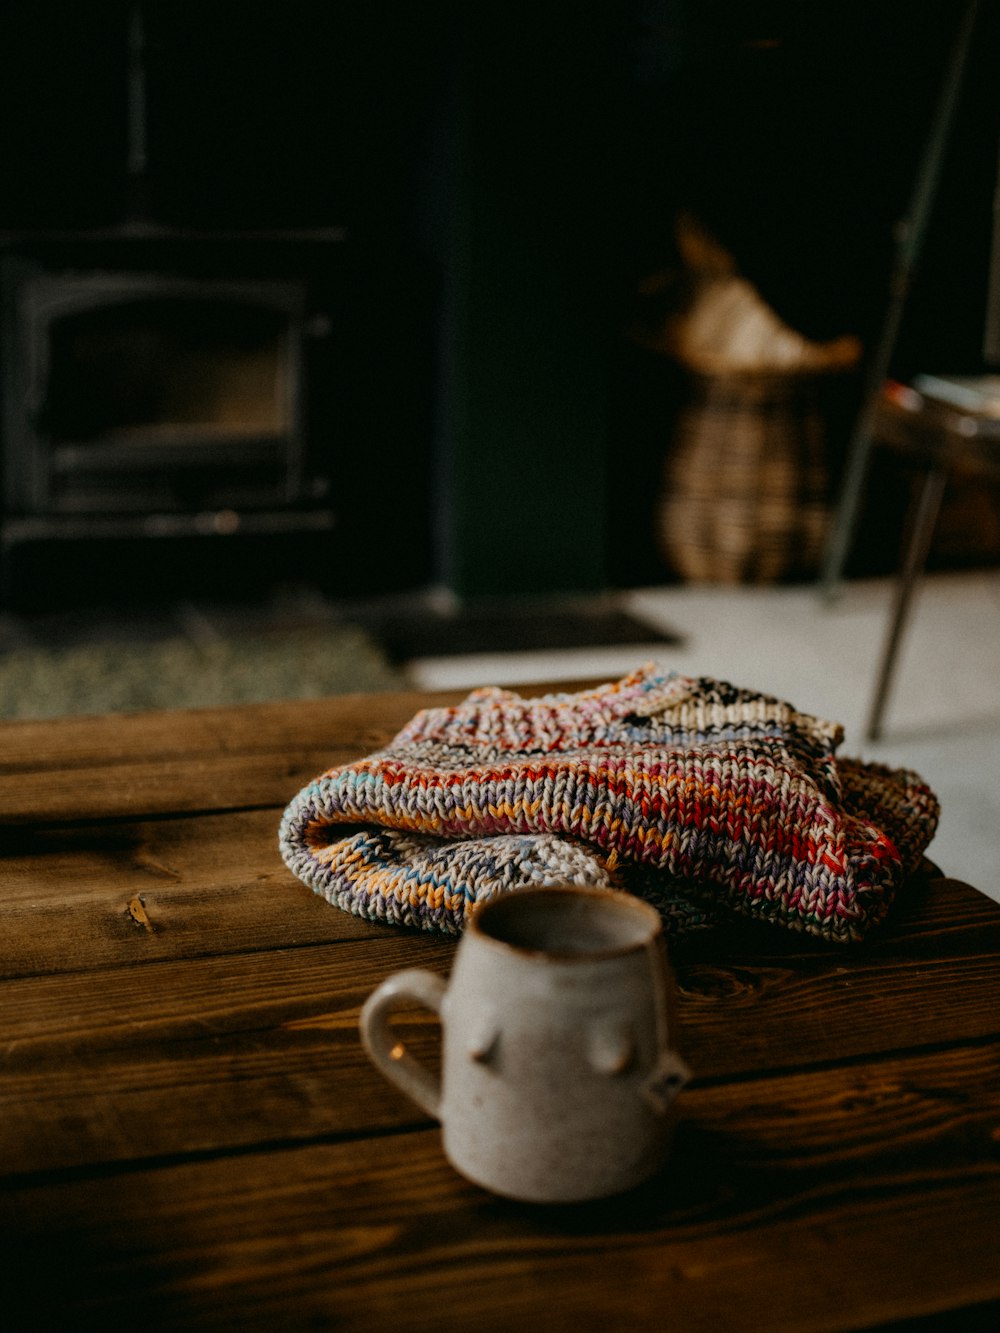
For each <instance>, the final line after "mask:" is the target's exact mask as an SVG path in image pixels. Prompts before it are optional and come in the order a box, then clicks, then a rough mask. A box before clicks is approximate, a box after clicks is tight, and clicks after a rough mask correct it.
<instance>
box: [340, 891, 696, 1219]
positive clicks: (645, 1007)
mask: <svg viewBox="0 0 1000 1333" xmlns="http://www.w3.org/2000/svg"><path fill="white" fill-rule="evenodd" d="M412 1001H417V1002H418V1003H419V1004H422V1005H424V1006H426V1007H427V1008H428V1009H431V1010H433V1011H434V1012H436V1013H437V1014H438V1015H439V1016H440V1018H441V1025H442V1040H443V1053H442V1071H441V1079H440V1081H439V1080H438V1078H437V1076H436V1075H434V1074H432V1073H431V1072H430V1071H429V1070H428V1069H427V1068H426V1067H425V1066H423V1065H422V1064H420V1063H419V1061H417V1060H416V1059H415V1058H414V1057H413V1056H412V1055H411V1054H410V1053H409V1052H408V1051H407V1050H406V1048H405V1045H403V1044H402V1043H401V1042H400V1041H399V1039H398V1036H397V1035H396V1034H395V1033H393V1031H392V1028H391V1018H392V1015H393V1013H394V1011H395V1010H397V1009H398V1008H400V1007H401V1006H402V1005H404V1004H408V1003H410V1002H412ZM672 1026H673V1005H672V980H671V976H670V971H669V967H668V964H667V957H666V951H665V949H664V945H663V936H662V928H661V923H660V918H659V916H658V915H657V913H656V912H655V911H654V910H653V908H651V907H650V906H649V905H648V904H647V903H644V902H642V901H641V900H639V899H637V898H633V897H631V896H630V895H628V894H624V893H618V892H615V891H612V890H606V889H584V888H577V887H574V886H563V887H552V888H527V889H519V890H516V891H514V892H511V893H507V894H504V895H501V896H499V897H496V898H492V899H490V900H488V901H487V902H485V903H483V904H482V905H481V906H480V907H479V908H478V909H477V910H476V911H475V912H474V913H473V915H472V919H471V921H470V922H469V924H468V926H467V927H466V931H465V934H464V935H463V937H462V939H461V941H460V943H459V946H458V950H457V953H456V956H455V965H454V968H453V970H452V974H451V978H450V980H449V982H448V983H447V985H446V984H445V982H444V981H443V980H442V979H441V978H440V977H439V976H437V975H435V974H434V973H432V972H427V971H423V970H421V969H409V970H407V971H404V972H397V973H396V974H395V975H393V976H391V977H389V978H388V979H387V980H386V981H384V982H383V983H382V985H381V986H379V987H378V989H377V990H376V991H375V992H374V993H373V994H372V995H371V996H370V997H369V999H368V1001H367V1003H366V1004H365V1006H364V1009H363V1010H362V1014H361V1034H362V1038H363V1041H364V1044H365V1047H366V1049H367V1051H368V1053H369V1055H370V1056H371V1058H372V1060H373V1061H374V1062H375V1064H376V1065H377V1066H378V1067H379V1069H380V1070H381V1071H382V1072H383V1073H384V1074H385V1075H386V1077H387V1078H389V1079H390V1080H391V1081H392V1082H394V1083H396V1084H397V1085H398V1086H399V1087H400V1088H402V1089H403V1091H404V1092H406V1093H407V1094H408V1095H409V1096H410V1097H412V1098H413V1100H414V1101H415V1102H416V1103H417V1104H418V1105H419V1106H421V1107H422V1108H423V1109H424V1110H425V1111H427V1112H429V1113H430V1114H431V1115H433V1116H434V1117H436V1118H437V1119H439V1120H440V1122H441V1126H442V1131H443V1142H444V1150H445V1154H446V1156H447V1157H448V1159H449V1161H450V1162H451V1163H452V1165H453V1166H454V1167H455V1168H456V1169H457V1170H458V1171H460V1172H461V1173H462V1174H463V1175H464V1176H466V1177H468V1178H469V1179H470V1180H472V1181H475V1182H476V1183H477V1184H480V1185H483V1186H485V1187H486V1188H487V1189H489V1190H492V1191H494V1192H495V1193H497V1194H503V1195H507V1196H509V1197H511V1198H516V1199H524V1200H531V1201H535V1202H549V1203H556V1202H562V1203H566V1202H572V1201H576V1200H583V1199H593V1198H601V1197H604V1196H606V1195H611V1194H617V1193H620V1192H621V1191H623V1190H627V1189H630V1188H632V1187H633V1186H635V1185H638V1184H640V1183H641V1182H642V1181H644V1180H646V1179H647V1178H648V1177H649V1176H651V1175H652V1174H653V1173H654V1172H655V1171H656V1170H658V1169H659V1167H660V1166H661V1165H662V1163H663V1161H664V1158H665V1156H666V1152H667V1148H668V1146H669V1140H670V1131H671V1129H672V1121H673V1115H672V1104H673V1100H674V1097H675V1096H676V1094H677V1092H678V1091H679V1090H680V1088H681V1087H682V1086H683V1085H684V1083H685V1082H687V1080H688V1078H689V1077H690V1074H689V1072H688V1069H687V1067H686V1065H685V1064H684V1062H683V1060H682V1059H681V1058H680V1056H679V1055H678V1054H677V1052H676V1051H675V1050H674V1049H673V1047H672V1045H671V1035H672Z"/></svg>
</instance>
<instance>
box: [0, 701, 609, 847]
mask: <svg viewBox="0 0 1000 1333" xmlns="http://www.w3.org/2000/svg"><path fill="white" fill-rule="evenodd" d="M587 684H588V682H574V683H573V684H572V685H571V686H569V687H567V688H572V689H582V688H585V686H586V685H587ZM519 688H520V689H521V690H522V691H523V692H524V693H525V694H537V693H539V692H543V691H545V692H551V691H553V690H557V689H560V688H563V687H562V686H560V685H558V684H549V685H544V686H542V685H522V686H520V687H519ZM467 693H468V691H466V690H445V691H441V692H439V693H435V694H428V693H425V692H416V691H404V692H395V693H386V694H344V695H337V696H334V697H331V698H326V699H315V700H293V701H289V702H284V703H270V704H240V705H235V706H233V707H230V708H205V709H188V710H179V711H177V712H150V713H130V714H129V713H126V714H121V715H116V716H114V717H82V718H55V719H46V720H44V721H38V722H33V721H28V722H3V723H0V825H3V824H24V823H32V824H37V823H54V822H68V821H73V820H90V819H102V820H104V819H121V818H137V817H140V816H143V815H158V814H175V813H180V812H185V811H211V810H236V809H241V808H246V807H250V806H262V805H272V806H284V805H285V804H286V803H287V802H288V801H290V800H291V798H292V797H293V796H294V795H295V793H296V792H297V791H298V790H299V788H300V787H302V786H304V785H305V784H306V783H307V782H309V781H310V780H311V779H312V778H314V777H316V776H317V774H319V773H322V772H323V771H325V770H326V769H327V768H330V767H332V766H334V765H336V764H344V763H349V762H351V761H352V760H354V759H358V758H360V757H361V756H362V755H365V754H370V753H372V752H373V751H375V750H377V749H379V748H381V747H382V746H384V745H386V744H387V743H388V742H389V741H390V740H391V739H392V737H393V736H395V734H396V733H397V732H398V731H399V730H400V729H401V728H402V727H403V726H404V725H405V724H406V723H407V722H408V721H409V720H410V718H411V717H413V715H414V714H415V713H416V712H417V711H418V710H419V709H421V708H425V707H438V706H444V705H449V704H454V703H457V702H458V701H459V700H461V699H463V698H464V697H465V695H466V694H467Z"/></svg>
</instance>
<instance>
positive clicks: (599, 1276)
mask: <svg viewBox="0 0 1000 1333" xmlns="http://www.w3.org/2000/svg"><path fill="white" fill-rule="evenodd" d="M455 697H457V696H444V698H445V699H450V698H452V699H453V698H455ZM434 701H435V702H440V701H442V697H441V696H438V697H437V698H436V699H435V700H434ZM428 702H431V700H430V699H429V697H428V696H417V695H402V696H398V695H393V696H384V697H372V698H359V699H350V698H349V699H347V700H343V699H340V700H328V701H322V702H319V703H317V704H290V705H264V706H254V707H251V708H245V709H236V710H205V711H204V712H200V713H189V714H181V715H174V716H172V717H171V716H164V715H158V714H150V715H146V716H140V715H136V716H135V717H133V718H131V719H115V720H114V721H109V720H95V719H78V720H75V721H69V722H66V723H65V724H56V725H53V724H49V723H46V724H26V723H19V724H13V725H11V726H7V727H0V802H2V803H3V808H4V811H5V817H6V818H7V827H6V828H5V829H4V830H3V857H4V860H3V875H4V879H3V888H2V904H3V905H2V912H3V916H2V923H0V929H2V934H0V1277H2V1279H3V1281H2V1286H0V1327H3V1328H6V1327H10V1328H11V1329H17V1330H20V1329H21V1328H26V1329H27V1328H31V1329H32V1330H35V1329H44V1328H52V1329H69V1328H72V1329H74V1330H77V1329H88V1328H97V1327H100V1328H101V1329H102V1330H103V1329H106V1328H108V1327H115V1326H120V1327H135V1326H139V1327H143V1328H148V1329H158V1328H165V1329H166V1328H169V1329H182V1328H183V1329H184V1330H191V1329H201V1328H217V1329H231V1328H234V1327H238V1326H241V1325H242V1326H247V1327H250V1328H260V1327H266V1328H270V1327H274V1328H289V1329H299V1328H302V1329H306V1328H309V1329H314V1328H336V1329H345V1330H354V1329H357V1330H379V1331H381V1330H385V1329H387V1328H393V1329H400V1330H408V1329H412V1330H422V1329H428V1330H430V1329H434V1330H437V1329H440V1328H441V1327H454V1328H476V1329H485V1330H508V1329H511V1328H518V1329H519V1328H524V1329H534V1328H545V1329H546V1330H548V1329H555V1330H563V1329H565V1330H571V1333H581V1330H586V1329H589V1328H601V1329H605V1328H615V1329H617V1328H623V1329H624V1328H643V1329H645V1328H660V1327H670V1328H677V1329H679V1330H687V1329H706V1330H713V1331H714V1330H719V1329H722V1330H729V1329H732V1330H734V1331H735V1330H739V1333H743V1330H745V1329H747V1328H749V1327H752V1328H754V1329H769V1330H781V1331H785V1330H788V1331H790V1330H817V1331H819V1333H829V1331H832V1330H843V1329H848V1328H871V1327H877V1326H881V1325H885V1324H889V1323H892V1322H895V1321H905V1320H918V1321H928V1320H929V1321H930V1323H929V1324H925V1323H921V1324H920V1325H919V1326H920V1327H921V1328H922V1329H923V1328H926V1327H934V1328H937V1327H940V1328H942V1329H948V1330H949V1333H951V1330H952V1329H953V1328H959V1327H961V1328H966V1329H968V1328H976V1329H983V1330H986V1329H987V1328H989V1329H990V1330H991V1333H992V1329H993V1328H995V1327H996V1326H997V1324H998V1322H1000V1151H998V1145H1000V908H998V907H997V905H996V904H995V903H993V902H991V901H990V900H989V899H987V898H985V897H984V896H983V895H982V894H980V893H977V892H976V891H975V890H974V889H971V888H970V887H968V886H964V885H961V884H959V883H956V882H955V881H951V880H948V879H946V878H945V877H943V876H942V875H940V874H939V873H938V872H936V871H935V870H934V868H933V867H928V868H927V869H926V870H925V872H924V873H923V874H922V875H920V876H918V877H916V879H915V880H914V881H913V882H912V884H911V885H909V886H907V887H906V889H905V891H904V892H903V893H902V894H901V895H900V898H899V901H898V902H897V904H896V906H895V908H894V910H893V913H892V915H891V917H890V920H889V921H888V922H887V924H886V927H885V928H884V929H883V930H882V931H880V932H878V933H876V934H875V935H873V936H872V937H871V938H870V939H869V940H868V941H866V942H865V944H864V945H862V946H859V947H855V948H847V949H844V948H829V947H824V946H822V945H821V944H818V943H817V942H815V941H811V940H809V939H807V938H804V937H796V936H794V935H791V934H789V933H787V932H781V931H778V930H771V929H767V928H764V927H762V926H750V925H748V926H745V927H733V928H728V929H726V930H724V931H721V932H718V933H716V934H713V935H696V936H692V937H690V938H689V939H687V940H684V941H679V942H677V943H676V944H675V945H674V946H673V947H672V958H673V962H674V967H675V971H676V976H677V983H678V1017H679V1021H680V1026H681V1032H682V1042H683V1046H684V1050H685V1054H686V1056H687V1058H688V1060H689V1063H690V1064H691V1066H692V1068H693V1069H694V1071H695V1079H694V1081H693V1082H692V1084H690V1085H689V1087H688V1088H687V1089H685V1091H684V1092H683V1093H682V1094H681V1098H680V1101H679V1104H678V1105H679V1112H680V1119H679V1125H678V1129H677V1134H676V1138H675V1143H674V1148H673V1152H672V1154H671V1158H670V1161H669V1163H668V1165H667V1168H666V1169H665V1171H664V1172H663V1173H661V1175H660V1176H658V1177H657V1178H656V1179H655V1180H654V1181H652V1182H651V1183H650V1184H649V1185H648V1186H646V1187H644V1188H643V1189H641V1190H639V1191H635V1192H633V1193H632V1194H631V1195H628V1196H624V1197H623V1198H621V1199H616V1200H608V1201H604V1202H600V1203H595V1204H591V1205H585V1206H580V1207H575V1208H533V1207H530V1206H525V1205H520V1204H517V1203H513V1202H510V1201H505V1200H502V1199H497V1198H494V1197H492V1196H490V1195H488V1194H486V1193H484V1192H482V1191H480V1190H479V1189H477V1188H476V1187H475V1186H473V1185H470V1184H468V1183H467V1182H465V1181H464V1180H462V1179H461V1178H460V1177H459V1176H458V1175H456V1173H455V1172H454V1171H453V1170H452V1169H451V1167H450V1166H449V1165H448V1163H447V1162H446V1160H445V1159H444V1156H443V1153H442V1148H441V1137H440V1132H439V1130H438V1128H437V1127H436V1126H433V1125H431V1124H429V1122H428V1121H427V1118H426V1117H425V1116H424V1115H423V1113H422V1112H420V1111H419V1110H418V1109H417V1108H415V1107H414V1106H413V1105H412V1104H411V1103H409V1102H408V1101H407V1100H406V1099H405V1098H404V1097H403V1096H402V1095H401V1094H398V1093H397V1092H395V1091H394V1089H393V1088H392V1087H391V1086H390V1085H388V1084H387V1083H386V1082H385V1081H384V1080H383V1079H382V1078H381V1076H380V1075H379V1074H378V1073H377V1072H376V1071H375V1069H374V1068H373V1066H372V1065H371V1064H370V1063H369V1062H368V1060H367V1059H366V1058H365V1055H364V1052H363V1050H362V1048H361V1044H360V1041H359V1036H358V1028H357V1023H358V1015H359V1011H360V1007H361V1004H362V1003H363V1001H364V999H365V997H366V996H367V994H368V993H370V991H371V990H372V989H373V988H374V986H375V985H377V984H378V982H379V981H381V980H382V979H383V978H384V977H385V976H386V975H388V974H389V973H391V972H393V971H395V970H397V969H399V968H402V967H408V966H421V967H428V968H430V969H432V970H434V971H436V972H438V973H440V974H446V973H447V971H448V969H449V967H450V965H451V962H452V959H453V955H454V947H455V945H454V941H452V940H449V939H448V938H445V937H437V936H432V935H429V934H422V933H419V932H410V931H405V930H398V929H391V928H387V927H380V926H376V925H373V924H371V923H368V922H364V921H360V920H356V919H355V918H353V917H350V916H348V915H346V914H344V913H343V912H340V911H338V910H336V909H334V908H332V907H330V906H329V905H328V904H327V903H325V902H324V901H323V900H322V899H320V898H318V897H317V896H316V895H314V894H313V893H312V892H310V890H309V889H308V888H306V886H304V885H302V884H301V883H299V881H298V880H296V879H295V878H294V877H293V876H292V875H290V874H289V872H288V871H287V870H286V869H285V868H284V866H283V865H282V864H281V862H280V858H279V857H278V853H277V845H276V839H277V821H278V818H279V817H280V811H281V808H282V807H283V804H284V802H285V801H286V800H287V799H288V798H289V797H290V796H291V795H293V794H294V792H295V790H297V787H298V785H300V783H299V773H298V770H299V769H300V768H301V770H302V774H303V775H304V776H303V777H302V780H306V779H307V778H308V777H311V776H314V774H315V773H316V772H318V771H320V769H321V768H323V767H325V766H326V765H327V763H329V762H333V760H332V759H331V756H334V757H335V756H343V757H344V758H345V759H346V758H353V757H356V756H357V755H358V754H362V753H367V752H369V751H370V750H372V749H375V748H377V747H378V746H379V745H380V744H383V743H384V742H385V741H386V740H388V739H389V737H390V736H391V735H392V734H394V732H395V731H396V730H398V728H399V726H401V725H402V724H403V723H404V722H405V721H406V720H407V719H408V718H409V717H410V716H411V715H412V713H413V712H414V711H415V709H416V708H417V707H418V706H420V705H421V704H426V703H428ZM321 754H322V756H323V758H320V755H321ZM46 793H47V794H48V799H45V797H46ZM399 1023H400V1032H401V1035H402V1036H403V1038H404V1040H405V1041H406V1042H407V1043H408V1044H409V1045H410V1046H411V1047H412V1048H413V1050H414V1051H415V1052H416V1053H417V1054H418V1055H419V1056H420V1057H421V1058H424V1059H426V1060H428V1061H429V1062H431V1063H433V1062H434V1061H435V1060H436V1059H437V1053H438V1048H439V1043H440V1036H439V1029H438V1026H437V1024H436V1022H435V1021H434V1020H433V1019H432V1018H431V1017H430V1016H429V1015H427V1014H424V1013H421V1012H419V1011H417V1010H414V1009H411V1010H409V1011H408V1012H406V1013H405V1014H404V1015H402V1016H401V1018H400V1020H399Z"/></svg>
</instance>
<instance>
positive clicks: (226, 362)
mask: <svg viewBox="0 0 1000 1333" xmlns="http://www.w3.org/2000/svg"><path fill="white" fill-rule="evenodd" d="M8 281H10V277H9V275H8ZM12 285H13V288H14V291H13V299H12V305H13V309H12V319H13V323H14V328H15V330H16V332H12V333H11V336H10V337H9V338H8V339H7V340H6V341H7V344H8V346H9V347H10V349H11V354H10V355H9V357H8V358H7V360H6V371H7V374H6V385H5V393H4V402H5V405H6V422H5V430H4V439H5V455H6V467H5V472H6V485H5V494H6V496H7V503H8V506H9V507H10V508H11V509H12V510H13V511H14V512H16V513H20V514H22V515H25V516H35V517H41V516H45V517H48V518H49V519H51V520H53V521H54V522H53V525H52V531H53V532H57V531H58V522H57V520H58V518H59V517H60V516H63V515H76V516H79V515H82V514H88V515H92V516H98V515H118V516H120V515H133V516H135V517H137V518H138V517H141V516H143V515H149V514H155V513H161V512H162V513H167V514H183V513H199V512H201V511H204V510H206V509H216V510H218V509H222V510H226V511H232V512H233V513H234V514H235V513H237V512H238V511H241V510H247V511H251V512H254V513H258V514H259V513H260V512H262V511H265V510H267V509H273V508H276V507H277V508H282V509H283V508H286V507H288V506H297V505H301V504H302V503H304V502H307V501H308V500H310V499H311V498H315V497H314V495H310V487H312V489H313V490H315V487H316V480H317V479H316V478H311V479H307V477H306V474H305V468H304V440H303V421H302V397H303V390H304V375H305V372H304V364H303V356H302V343H303V317H304V293H303V291H302V289H301V286H300V285H298V284H295V283H287V282H286V283H279V282H229V283H227V282H210V281H192V280H186V279H182V278H179V277H169V276H164V275H162V274H149V273H103V272H94V273H45V272H41V273H38V272H31V271H30V270H29V271H27V272H24V271H22V275H21V278H20V280H19V281H17V282H14V283H13V284H12Z"/></svg>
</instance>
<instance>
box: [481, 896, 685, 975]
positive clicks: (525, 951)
mask: <svg viewBox="0 0 1000 1333" xmlns="http://www.w3.org/2000/svg"><path fill="white" fill-rule="evenodd" d="M547 896H552V897H556V896H566V897H574V898H585V899H590V900H591V901H592V902H593V901H599V900H603V901H605V902H609V901H610V902H612V903H614V905H615V906H616V907H620V908H623V909H624V910H626V911H628V912H631V913H633V914H635V915H636V916H637V917H642V918H643V919H644V920H645V922H646V923H647V925H648V927H649V928H648V930H647V931H646V933H645V934H644V935H643V936H642V938H641V939H637V940H633V941H631V942H630V943H627V944H611V945H607V946H605V947H601V948H593V949H547V948H544V947H534V946H531V945H526V944H517V943H515V942H513V941H512V940H505V939H502V938H501V937H499V936H497V935H493V934H490V933H489V932H488V931H486V930H485V929H484V928H483V926H482V924H481V921H480V918H481V917H482V916H484V915H486V916H488V915H489V914H490V913H491V912H493V911H506V910H510V909H509V908H508V907H507V906H506V904H508V903H510V902H511V900H512V899H515V898H521V897H532V898H542V897H547ZM468 930H469V933H471V934H474V935H475V936H476V938H477V939H479V940H482V941H483V942H484V943H486V944H490V945H493V946H495V947H497V948H499V949H504V950H508V951H510V952H511V953H513V954H516V955H517V956H518V957H521V958H546V959H551V960H555V961H559V962H580V963H590V962H598V961H601V960H602V959H611V958H624V957H626V956H627V955H629V954H632V953H636V952H637V951H640V950H646V949H648V948H649V946H650V945H651V944H654V943H655V941H656V940H657V939H659V938H661V937H662V935H663V921H662V919H661V917H660V914H659V912H657V910H656V908H655V907H653V906H652V905H651V904H650V903H647V902H646V901H645V900H644V899H642V898H637V897H636V896H635V894H632V893H626V892H624V891H623V890H621V889H613V888H610V887H606V886H603V885H597V884H594V885H591V884H527V885H524V886H522V887H520V888H516V889H508V890H507V891H506V892H503V893H498V894H494V895H492V896H491V897H489V898H485V899H483V901H482V902H479V903H477V904H476V906H475V907H474V909H473V911H472V915H471V917H470V920H469V925H468Z"/></svg>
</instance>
